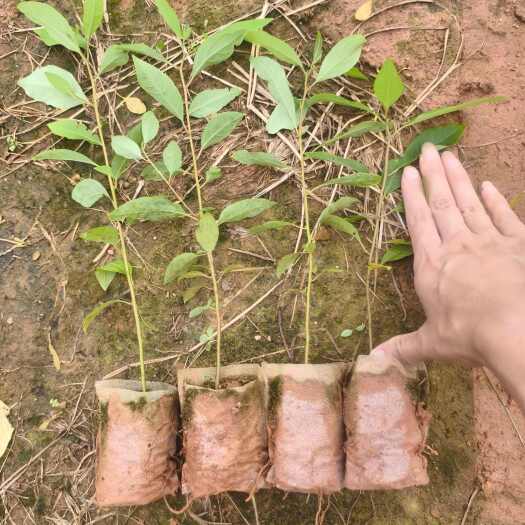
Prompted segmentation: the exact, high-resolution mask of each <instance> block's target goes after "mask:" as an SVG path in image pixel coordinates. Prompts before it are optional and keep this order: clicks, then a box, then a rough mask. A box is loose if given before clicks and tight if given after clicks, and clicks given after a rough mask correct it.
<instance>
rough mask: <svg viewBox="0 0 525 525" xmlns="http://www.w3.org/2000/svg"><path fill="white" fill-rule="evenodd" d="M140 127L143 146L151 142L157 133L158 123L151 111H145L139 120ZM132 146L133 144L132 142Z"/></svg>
mask: <svg viewBox="0 0 525 525" xmlns="http://www.w3.org/2000/svg"><path fill="white" fill-rule="evenodd" d="M141 125H142V140H143V142H144V144H147V143H148V142H151V141H152V140H153V139H154V138H155V137H156V136H157V133H158V132H159V126H160V124H159V121H158V120H157V117H156V116H155V113H153V111H146V113H144V114H143V115H142V118H141ZM133 144H135V143H134V142H133Z"/></svg>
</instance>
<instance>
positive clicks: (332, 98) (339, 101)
mask: <svg viewBox="0 0 525 525" xmlns="http://www.w3.org/2000/svg"><path fill="white" fill-rule="evenodd" d="M330 103H331V104H336V105H337V106H345V107H347V108H354V109H358V110H360V111H364V112H366V113H373V112H374V111H373V110H372V109H371V108H369V107H368V106H367V105H366V104H363V103H362V102H357V101H355V100H348V99H347V98H344V97H340V96H339V95H334V94H333V93H317V94H315V95H313V96H311V97H310V98H309V99H307V100H306V103H305V107H306V108H308V109H309V108H311V107H312V106H313V105H314V104H330Z"/></svg>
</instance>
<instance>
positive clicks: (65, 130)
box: [47, 118, 100, 146]
mask: <svg viewBox="0 0 525 525" xmlns="http://www.w3.org/2000/svg"><path fill="white" fill-rule="evenodd" d="M47 127H48V128H49V129H50V130H51V133H53V135H57V136H58V137H64V138H66V139H69V140H85V141H86V142H89V143H90V144H95V145H97V146H100V140H99V138H98V137H97V136H96V135H95V134H94V133H92V132H91V131H89V129H87V127H86V125H85V124H83V123H82V122H79V121H78V120H73V119H69V118H63V119H59V120H55V122H51V123H50V124H48V125H47Z"/></svg>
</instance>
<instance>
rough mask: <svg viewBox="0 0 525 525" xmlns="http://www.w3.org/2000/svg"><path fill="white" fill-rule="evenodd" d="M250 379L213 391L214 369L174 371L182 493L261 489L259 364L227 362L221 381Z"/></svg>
mask: <svg viewBox="0 0 525 525" xmlns="http://www.w3.org/2000/svg"><path fill="white" fill-rule="evenodd" d="M235 377H241V378H251V380H249V381H248V382H245V381H242V383H244V384H242V386H234V387H226V388H222V389H219V390H214V389H213V388H208V387H204V386H203V385H206V384H213V381H214V379H215V368H200V369H199V368H197V369H184V370H179V372H178V374H177V380H178V385H179V391H180V399H181V400H183V406H182V412H183V425H184V438H183V439H184V458H185V461H184V466H183V468H182V492H183V494H188V495H190V496H191V497H192V498H201V497H205V496H211V495H213V494H219V493H221V492H226V491H239V492H247V493H249V492H252V491H255V490H256V489H258V488H261V487H263V486H264V485H265V484H264V470H265V467H266V466H267V463H268V453H267V445H266V444H267V439H266V424H265V421H266V412H265V397H264V396H265V394H264V387H263V380H262V378H261V377H260V367H258V366H252V365H238V366H235V365H234V366H227V367H223V368H222V369H221V379H224V380H228V378H230V379H232V378H235Z"/></svg>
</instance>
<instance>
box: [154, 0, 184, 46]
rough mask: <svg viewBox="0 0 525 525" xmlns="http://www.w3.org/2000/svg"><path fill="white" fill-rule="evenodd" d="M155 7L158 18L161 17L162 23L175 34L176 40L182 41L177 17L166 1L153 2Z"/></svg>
mask: <svg viewBox="0 0 525 525" xmlns="http://www.w3.org/2000/svg"><path fill="white" fill-rule="evenodd" d="M155 5H156V6H157V9H158V11H159V13H160V16H162V19H163V20H164V22H166V25H167V26H168V27H169V28H170V29H171V30H172V31H173V32H174V33H175V35H176V36H177V37H178V38H180V39H181V40H184V35H183V33H182V26H181V24H180V20H179V17H178V16H177V13H176V12H175V11H174V10H173V9H172V7H171V6H170V4H169V3H168V2H167V0H155Z"/></svg>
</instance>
